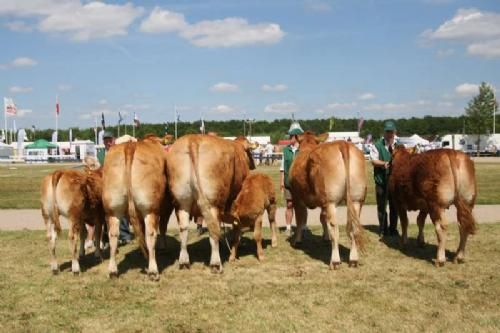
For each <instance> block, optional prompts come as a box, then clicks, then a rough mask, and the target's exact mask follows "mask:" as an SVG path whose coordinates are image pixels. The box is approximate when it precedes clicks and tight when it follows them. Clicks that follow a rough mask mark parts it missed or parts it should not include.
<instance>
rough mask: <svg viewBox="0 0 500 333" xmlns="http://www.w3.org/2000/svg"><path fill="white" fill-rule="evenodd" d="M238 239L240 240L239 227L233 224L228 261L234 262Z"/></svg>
mask: <svg viewBox="0 0 500 333" xmlns="http://www.w3.org/2000/svg"><path fill="white" fill-rule="evenodd" d="M240 239H241V227H240V226H239V225H235V224H233V240H232V242H231V255H230V256H229V261H234V260H236V255H237V253H238V245H239V244H240Z"/></svg>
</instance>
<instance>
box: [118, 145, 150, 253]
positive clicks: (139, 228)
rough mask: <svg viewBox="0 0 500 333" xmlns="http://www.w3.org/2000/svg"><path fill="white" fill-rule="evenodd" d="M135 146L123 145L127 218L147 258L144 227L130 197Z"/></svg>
mask: <svg viewBox="0 0 500 333" xmlns="http://www.w3.org/2000/svg"><path fill="white" fill-rule="evenodd" d="M136 148H137V144H136V143H135V142H128V143H126V144H125V149H124V153H125V179H126V182H127V184H126V186H127V198H128V205H127V206H128V217H129V222H130V224H131V225H132V228H133V229H134V234H135V237H136V239H137V241H138V243H139V247H140V248H141V251H142V253H143V254H144V256H145V257H146V258H147V257H148V251H147V247H146V240H145V236H144V226H143V224H142V223H141V222H142V221H141V219H140V217H139V216H137V209H136V207H135V203H134V198H133V196H132V162H133V160H134V154H135V149H136Z"/></svg>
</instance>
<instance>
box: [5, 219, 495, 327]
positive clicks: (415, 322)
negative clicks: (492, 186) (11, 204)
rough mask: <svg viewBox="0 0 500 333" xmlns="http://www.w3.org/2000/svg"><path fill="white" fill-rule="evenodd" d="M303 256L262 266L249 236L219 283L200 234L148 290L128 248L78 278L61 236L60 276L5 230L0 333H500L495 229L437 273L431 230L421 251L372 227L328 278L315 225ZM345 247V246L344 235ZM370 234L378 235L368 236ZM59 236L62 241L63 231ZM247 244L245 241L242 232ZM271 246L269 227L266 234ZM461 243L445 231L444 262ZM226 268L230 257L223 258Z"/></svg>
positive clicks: (139, 261) (167, 257)
mask: <svg viewBox="0 0 500 333" xmlns="http://www.w3.org/2000/svg"><path fill="white" fill-rule="evenodd" d="M312 231H313V234H312V235H309V237H307V238H306V240H305V243H304V245H303V248H301V249H293V248H291V247H290V245H289V244H288V243H287V242H286V240H285V237H284V235H283V234H280V235H279V242H280V243H279V246H278V248H275V249H272V248H271V247H270V245H269V241H267V242H266V243H265V244H266V248H265V250H264V251H265V255H266V260H265V261H264V262H262V263H259V262H258V261H257V259H256V258H255V255H254V253H255V245H254V243H253V241H251V240H250V239H248V238H244V239H243V242H242V244H241V246H240V250H239V255H240V259H239V260H238V261H237V262H235V263H227V262H225V263H224V269H225V271H224V273H223V274H222V275H214V274H212V273H210V269H209V268H208V266H207V262H208V260H209V242H208V239H207V237H206V236H203V237H201V238H199V237H198V236H195V235H190V245H189V252H190V255H191V261H192V262H193V265H192V268H191V269H190V270H182V271H181V270H179V269H178V268H177V264H176V259H177V256H178V253H179V241H178V239H177V238H176V236H175V235H172V234H171V235H170V237H169V239H168V249H167V252H166V253H162V254H160V255H159V256H158V262H159V268H160V272H161V279H160V281H159V282H151V281H149V279H148V278H147V276H146V274H144V272H143V271H142V269H143V268H144V267H145V265H146V262H145V259H144V258H143V257H142V255H141V254H140V252H139V251H138V250H137V249H136V246H135V244H129V245H127V246H125V247H122V248H120V253H119V257H118V259H119V261H118V263H119V267H118V269H119V272H120V277H119V278H118V279H117V280H109V279H108V277H107V274H106V272H107V260H106V261H104V263H102V264H99V263H98V262H97V261H95V260H94V259H93V257H92V255H91V254H90V255H88V256H86V257H85V258H84V259H83V261H82V269H83V273H82V274H81V275H80V276H74V275H73V274H72V273H70V266H71V265H70V261H69V249H68V242H67V240H66V238H65V237H66V236H62V237H63V240H60V241H59V242H58V251H57V252H58V258H59V263H60V264H61V268H62V272H61V273H59V275H55V276H53V275H52V273H51V272H50V269H49V264H48V263H49V261H48V250H47V245H46V241H45V239H44V236H45V235H44V233H43V232H38V231H18V232H0V243H1V244H2V246H1V247H0V258H2V260H1V261H0V318H2V320H1V321H0V331H1V332H56V331H64V332H102V331H104V332H143V331H144V332H238V333H244V332H252V333H254V332H305V331H306V332H334V331H337V332H398V331H402V332H498V331H499V330H500V311H499V309H500V275H499V274H498V268H499V267H500V247H499V245H498V239H499V238H500V224H491V225H481V227H480V231H479V233H478V234H477V235H476V236H473V237H471V238H469V243H468V248H467V250H468V251H467V261H466V263H465V264H461V265H456V264H452V263H450V262H448V263H447V264H446V265H445V267H443V268H436V267H434V265H433V263H432V259H433V258H434V256H435V252H436V246H435V245H434V244H435V238H436V237H435V235H434V232H433V228H432V227H431V226H428V227H427V228H426V239H427V241H428V242H429V244H427V245H426V247H425V248H423V249H420V248H417V247H416V241H415V238H414V237H415V236H416V227H415V226H414V225H412V226H410V235H411V236H412V237H413V238H411V239H410V245H409V247H408V248H407V250H405V251H401V250H400V249H399V247H398V245H397V241H396V240H395V239H389V240H388V241H387V242H379V241H378V240H377V237H376V235H375V233H373V232H371V231H370V229H368V230H367V236H368V238H369V240H370V241H369V244H368V246H367V253H366V254H365V255H362V256H361V260H360V266H359V267H358V268H349V267H348V265H347V264H346V263H345V261H346V259H347V256H348V252H347V251H348V250H347V249H346V248H345V247H341V256H342V260H343V262H344V263H343V264H342V265H341V268H340V270H338V271H330V270H329V269H328V265H327V263H328V261H329V254H330V246H329V245H328V244H325V243H323V242H322V240H321V239H320V228H313V229H312ZM341 231H342V234H341V240H340V242H341V244H342V245H344V246H345V245H347V244H348V242H347V239H346V235H345V232H344V229H343V228H341ZM372 231H374V230H372ZM64 234H65V233H64ZM245 237H251V236H250V233H247V234H246V235H245ZM265 237H266V239H269V238H270V237H269V230H268V229H266V230H265ZM457 243H458V232H457V228H456V226H455V225H452V226H451V227H450V237H449V240H448V247H447V249H448V250H450V252H448V253H447V256H448V257H451V256H452V254H453V252H454V250H455V248H456V246H457ZM221 254H222V257H223V259H224V261H225V260H226V259H227V257H228V251H227V250H226V249H225V248H222V250H221Z"/></svg>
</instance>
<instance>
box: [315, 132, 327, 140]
mask: <svg viewBox="0 0 500 333" xmlns="http://www.w3.org/2000/svg"><path fill="white" fill-rule="evenodd" d="M327 139H328V133H323V134H320V135H317V136H316V140H318V142H325V141H326V140H327Z"/></svg>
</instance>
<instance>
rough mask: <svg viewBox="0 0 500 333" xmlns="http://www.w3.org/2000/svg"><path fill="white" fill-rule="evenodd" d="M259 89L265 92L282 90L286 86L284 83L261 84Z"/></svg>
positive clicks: (284, 89) (285, 88)
mask: <svg viewBox="0 0 500 333" xmlns="http://www.w3.org/2000/svg"><path fill="white" fill-rule="evenodd" d="M261 89H262V91H265V92H282V91H286V90H288V87H287V86H286V85H285V84H275V85H270V84H263V85H262V88H261Z"/></svg>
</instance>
